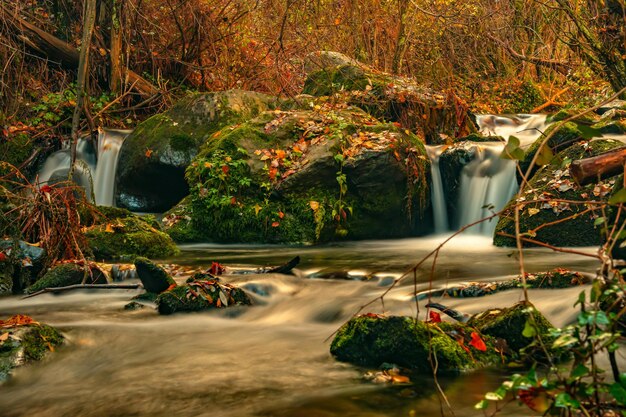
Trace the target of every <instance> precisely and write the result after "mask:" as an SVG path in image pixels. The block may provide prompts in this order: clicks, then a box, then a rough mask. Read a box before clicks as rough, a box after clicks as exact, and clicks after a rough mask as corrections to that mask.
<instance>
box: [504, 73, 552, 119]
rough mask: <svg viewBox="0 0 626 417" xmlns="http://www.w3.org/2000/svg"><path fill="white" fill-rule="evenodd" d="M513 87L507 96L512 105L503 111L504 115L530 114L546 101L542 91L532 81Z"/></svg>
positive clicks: (525, 81)
mask: <svg viewBox="0 0 626 417" xmlns="http://www.w3.org/2000/svg"><path fill="white" fill-rule="evenodd" d="M513 87H514V88H513V89H512V90H511V91H509V93H508V95H507V99H508V102H509V103H510V104H509V106H507V107H505V108H504V109H503V111H502V112H503V113H513V114H516V113H529V112H530V111H531V110H533V109H534V108H535V107H537V106H539V105H541V104H543V103H544V101H545V100H544V98H543V94H541V90H540V89H539V88H538V87H537V85H536V84H535V83H534V82H532V81H530V80H524V81H522V82H521V83H519V84H515V85H514V86H513Z"/></svg>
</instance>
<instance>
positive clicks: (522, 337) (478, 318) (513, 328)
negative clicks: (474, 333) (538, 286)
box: [467, 302, 553, 354]
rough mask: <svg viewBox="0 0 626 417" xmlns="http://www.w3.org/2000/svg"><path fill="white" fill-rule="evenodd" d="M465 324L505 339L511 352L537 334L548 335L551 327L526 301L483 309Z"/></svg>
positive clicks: (523, 346)
mask: <svg viewBox="0 0 626 417" xmlns="http://www.w3.org/2000/svg"><path fill="white" fill-rule="evenodd" d="M531 314H532V319H531ZM467 324H468V325H469V326H472V327H476V328H477V329H479V330H480V332H481V333H482V334H486V335H489V336H492V337H494V338H497V339H502V340H505V341H506V344H507V346H508V348H509V349H510V351H511V353H512V354H513V353H515V352H520V351H521V350H522V349H524V348H526V347H528V346H529V345H530V344H531V343H532V342H533V341H534V340H535V335H537V334H538V335H542V336H543V337H548V335H549V333H550V329H552V328H553V326H552V324H551V323H550V322H549V321H548V320H547V319H546V318H545V317H544V315H543V314H541V313H540V312H539V311H538V310H537V309H536V308H535V306H533V305H532V304H531V303H526V302H519V303H517V304H515V305H514V306H512V307H510V308H502V309H490V310H487V311H484V312H482V313H479V314H476V315H475V316H473V317H472V318H470V320H469V322H468V323H467ZM545 340H547V339H545Z"/></svg>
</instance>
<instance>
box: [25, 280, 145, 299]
mask: <svg viewBox="0 0 626 417" xmlns="http://www.w3.org/2000/svg"><path fill="white" fill-rule="evenodd" d="M140 287H141V285H139V284H76V285H68V286H67V287H51V288H44V289H43V290H41V291H37V292H34V293H32V294H29V295H27V296H25V297H22V300H23V299H26V298H31V297H34V296H36V295H41V294H44V293H53V294H57V293H60V292H65V291H71V290H135V289H137V288H140Z"/></svg>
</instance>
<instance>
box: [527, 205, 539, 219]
mask: <svg viewBox="0 0 626 417" xmlns="http://www.w3.org/2000/svg"><path fill="white" fill-rule="evenodd" d="M539 211H540V210H539V209H538V208H532V207H531V208H529V209H528V216H529V217H530V216H534V215H535V214H537V213H539Z"/></svg>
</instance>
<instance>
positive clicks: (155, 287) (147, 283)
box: [135, 258, 176, 294]
mask: <svg viewBox="0 0 626 417" xmlns="http://www.w3.org/2000/svg"><path fill="white" fill-rule="evenodd" d="M135 269H136V270H137V275H138V276H139V279H140V280H141V283H142V284H143V287H144V288H145V289H146V291H148V292H153V293H156V294H159V293H162V292H163V291H165V290H167V289H168V288H169V287H170V286H171V285H174V284H176V282H175V281H174V280H173V279H172V277H171V276H170V275H169V274H168V273H167V272H165V270H164V269H163V268H161V267H160V266H158V265H157V264H155V263H154V262H152V261H150V260H149V259H147V258H137V259H136V260H135Z"/></svg>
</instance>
